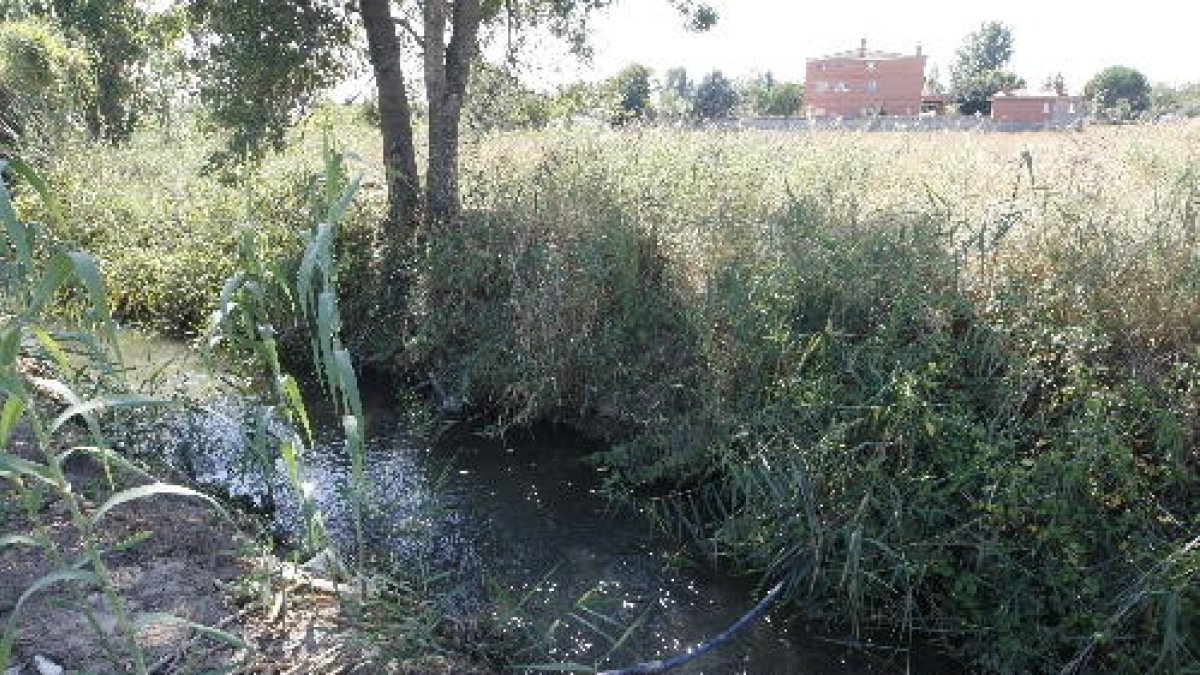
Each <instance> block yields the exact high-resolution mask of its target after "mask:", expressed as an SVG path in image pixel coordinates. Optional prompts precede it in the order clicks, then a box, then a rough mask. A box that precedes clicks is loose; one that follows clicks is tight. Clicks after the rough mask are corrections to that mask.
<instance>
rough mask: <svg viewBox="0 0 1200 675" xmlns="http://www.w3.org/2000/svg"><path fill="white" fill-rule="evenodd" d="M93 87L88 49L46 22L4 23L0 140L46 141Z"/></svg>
mask: <svg viewBox="0 0 1200 675" xmlns="http://www.w3.org/2000/svg"><path fill="white" fill-rule="evenodd" d="M94 91H95V87H94V81H93V80H92V64H91V61H90V60H89V58H88V55H87V53H86V52H84V51H82V50H80V49H77V48H75V47H72V46H70V45H68V44H67V41H66V40H65V39H64V38H63V36H62V35H61V34H60V33H58V32H57V31H56V30H55V29H54V27H53V26H51V25H49V24H48V23H46V22H44V21H41V20H37V19H33V20H29V21H11V22H4V23H0V146H15V145H17V144H18V143H27V142H45V141H49V140H52V139H53V138H54V137H56V136H58V134H59V133H60V132H61V131H63V130H64V129H66V128H67V127H69V126H73V125H74V124H77V123H78V121H79V114H80V112H81V111H83V110H84V109H85V108H86V106H87V105H88V104H89V103H90V101H91V100H92V98H93V93H94Z"/></svg>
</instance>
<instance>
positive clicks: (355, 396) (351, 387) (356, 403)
mask: <svg viewBox="0 0 1200 675" xmlns="http://www.w3.org/2000/svg"><path fill="white" fill-rule="evenodd" d="M333 361H334V365H335V366H336V368H337V380H338V383H339V386H340V388H341V389H342V392H343V400H344V403H345V406H346V408H347V409H348V410H349V411H350V413H351V414H352V415H354V416H355V417H357V418H358V419H360V420H361V419H363V409H362V396H361V395H360V394H359V389H358V377H357V376H356V375H355V373H354V359H353V357H351V356H350V352H349V351H348V350H345V349H338V350H336V351H334V352H333Z"/></svg>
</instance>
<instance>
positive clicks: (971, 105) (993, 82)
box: [950, 21, 1025, 115]
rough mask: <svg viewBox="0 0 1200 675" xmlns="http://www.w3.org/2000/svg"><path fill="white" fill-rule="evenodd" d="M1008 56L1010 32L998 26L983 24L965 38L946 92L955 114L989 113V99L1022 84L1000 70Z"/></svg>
mask: <svg viewBox="0 0 1200 675" xmlns="http://www.w3.org/2000/svg"><path fill="white" fill-rule="evenodd" d="M1012 54H1013V37H1012V30H1011V29H1010V28H1009V27H1008V26H1005V25H1004V24H1002V23H999V22H996V21H991V22H985V23H984V24H983V25H981V26H980V27H979V30H977V31H975V32H973V33H971V34H969V35H968V36H967V37H966V39H965V40H964V41H963V45H962V47H960V48H959V50H958V55H957V58H956V60H955V63H954V66H953V67H952V68H951V70H950V89H951V91H952V92H953V94H954V99H955V102H956V103H957V104H958V110H959V112H961V113H963V114H965V115H973V114H975V113H983V114H987V113H990V112H991V111H992V104H991V101H990V99H991V97H992V96H995V95H996V93H997V92H999V91H1002V90H1005V89H1012V88H1017V87H1022V86H1024V85H1025V81H1024V80H1022V79H1021V78H1020V77H1018V76H1017V75H1016V74H1014V73H1012V72H1009V71H1006V70H1004V67H1005V66H1006V65H1008V62H1009V60H1010V59H1011V58H1012Z"/></svg>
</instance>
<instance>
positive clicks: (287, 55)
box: [193, 0, 716, 242]
mask: <svg viewBox="0 0 1200 675" xmlns="http://www.w3.org/2000/svg"><path fill="white" fill-rule="evenodd" d="M193 1H194V2H204V3H206V4H208V5H212V6H213V7H214V8H216V9H215V10H214V11H211V12H208V13H207V14H206V16H207V19H208V20H207V22H206V23H205V28H206V29H207V32H208V34H209V35H210V36H211V37H210V39H209V40H208V44H209V45H210V48H209V58H210V59H211V57H213V56H216V57H218V58H224V59H225V60H226V61H227V62H236V63H239V64H242V66H241V67H242V69H243V71H244V72H245V74H246V75H249V76H252V77H240V78H238V80H237V81H236V82H229V83H227V84H232V85H235V86H232V87H227V90H228V91H230V92H235V93H234V94H229V95H216V96H212V95H210V96H209V97H208V102H209V105H210V106H211V107H213V108H214V109H215V110H217V111H218V112H217V115H216V116H217V117H218V118H221V119H225V120H229V121H233V122H235V126H236V124H245V123H249V124H250V126H249V127H248V128H247V129H246V131H245V141H246V148H247V149H252V148H255V147H261V145H263V144H264V143H266V142H269V141H270V140H271V139H272V138H273V136H274V134H275V133H277V132H276V131H275V129H276V128H285V127H286V123H288V122H290V121H291V120H292V119H294V117H295V115H296V114H297V111H299V110H302V109H303V107H304V106H305V105H306V104H307V103H308V102H309V101H310V100H312V96H313V95H315V93H317V92H318V91H320V89H322V88H325V87H328V86H329V85H330V83H331V80H332V81H336V79H337V75H338V73H339V68H341V67H344V59H343V58H342V57H343V53H344V51H345V50H346V49H347V48H348V47H349V46H350V45H351V44H352V43H353V39H352V36H350V37H347V36H346V35H345V34H344V33H345V29H347V28H348V27H349V26H350V25H351V24H353V23H355V22H360V23H361V26H362V29H363V31H364V33H365V36H366V43H367V48H368V56H369V60H370V64H371V68H372V70H373V73H374V75H375V83H376V88H377V100H378V103H379V119H380V130H381V133H382V135H383V141H384V143H383V147H384V164H385V167H386V171H387V182H388V195H389V199H388V201H389V209H388V217H387V224H388V228H389V230H390V231H389V232H388V234H387V237H386V240H387V241H389V242H403V241H405V240H407V239H408V238H409V237H410V235H411V233H412V232H413V231H414V229H415V227H416V224H417V222H418V220H419V219H420V218H421V217H422V216H423V219H424V221H425V222H426V224H427V225H429V226H430V228H438V227H443V226H450V225H453V224H455V223H457V222H458V219H459V209H460V206H459V187H458V180H459V172H458V160H459V134H460V123H461V120H462V112H463V106H464V103H465V100H466V98H467V96H468V84H469V81H470V78H471V73H472V71H473V69H474V67H475V64H476V63H477V62H478V59H479V55H480V47H481V44H480V43H481V36H487V35H493V34H494V35H501V36H513V35H515V36H517V37H518V38H519V36H520V35H521V34H522V33H523V32H525V31H528V30H530V29H532V28H534V27H538V26H540V27H542V28H545V29H548V30H549V31H550V32H551V33H553V34H555V35H557V36H559V37H561V38H563V39H565V40H566V41H567V42H568V43H569V44H571V45H572V47H573V49H574V50H575V51H577V52H579V53H586V51H587V46H588V45H587V35H588V21H587V20H588V18H589V16H590V15H591V14H592V12H594V11H595V10H597V9H600V8H603V7H606V6H608V5H610V4H612V3H613V2H615V0H423V1H422V2H410V1H403V2H393V1H392V0H359V2H358V4H357V5H354V4H353V3H351V4H350V5H347V4H346V3H344V2H340V1H337V0H305V1H304V2H284V1H283V0H265V2H264V3H260V2H256V1H252V0H193ZM668 1H669V2H670V3H671V4H673V5H674V6H675V7H677V8H678V9H679V10H680V11H681V12H682V13H683V14H684V16H685V17H686V18H687V23H688V26H689V27H690V28H693V29H704V28H707V27H708V26H709V25H711V24H712V22H713V21H715V19H716V14H715V13H714V12H713V11H712V10H711V9H710V8H708V7H707V6H705V5H702V4H700V3H699V2H697V0H668ZM263 4H268V5H269V11H268V9H264V8H263V7H262V5H263ZM226 8H227V9H226ZM323 26H328V27H330V28H331V30H328V31H323V30H322V27H323ZM492 28H497V29H503V30H491V29H492ZM398 31H399V32H398ZM293 34H294V35H293ZM510 44H511V45H514V46H519V45H520V44H521V40H520V39H516V40H512V41H510ZM405 49H412V50H415V51H416V52H417V53H418V54H419V56H420V58H421V61H422V65H423V69H422V70H423V73H422V76H423V77H422V80H423V84H424V88H425V100H426V103H427V108H428V115H427V121H428V152H427V157H428V159H427V165H426V171H425V175H424V181H423V182H424V186H423V188H424V189H423V190H422V180H421V176H420V175H419V174H418V172H417V163H416V151H415V147H414V145H413V143H414V141H413V139H414V134H413V116H412V110H411V108H410V105H409V99H408V95H407V90H408V86H409V79H408V78H409V75H408V74H406V73H405V72H404V61H403V60H402V58H401V54H402V53H403V51H404V50H405ZM256 54H263V55H266V56H268V57H271V58H272V59H275V60H276V61H277V63H274V64H271V65H261V64H262V63H263V62H264V61H266V60H267V59H262V58H256V56H255V55H256ZM299 56H303V57H305V58H303V59H300V58H296V57H299ZM256 61H257V62H258V64H260V65H257V66H256V65H255V62H256ZM226 70H227V69H222V68H212V67H210V68H207V69H206V72H207V73H208V74H209V76H210V79H211V78H214V77H215V78H216V79H215V80H213V81H212V82H211V83H210V85H209V86H208V87H207V88H206V90H207V91H209V92H216V90H217V89H218V88H219V87H220V86H221V82H220V78H221V77H222V73H223V72H226ZM250 95H253V96H255V97H258V98H259V99H260V100H259V101H255V102H253V103H250V104H249V105H261V106H264V107H270V108H272V110H271V111H270V112H269V113H267V112H266V111H263V112H264V113H266V114H264V115H262V117H267V118H269V119H271V120H277V121H279V122H282V123H283V124H280V125H278V127H276V126H270V127H264V126H263V125H261V124H258V125H257V126H255V125H254V123H253V121H252V120H248V119H246V115H244V114H235V115H230V114H221V113H220V110H221V109H227V110H232V111H236V109H237V108H238V107H239V106H245V105H248V104H247V103H246V102H242V101H237V100H235V99H234V98H233V96H241V97H247V96H250ZM234 138H235V139H237V138H238V135H237V132H235V134H234Z"/></svg>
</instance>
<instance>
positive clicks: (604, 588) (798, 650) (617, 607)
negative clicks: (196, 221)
mask: <svg viewBox="0 0 1200 675" xmlns="http://www.w3.org/2000/svg"><path fill="white" fill-rule="evenodd" d="M135 358H136V356H135ZM173 368H176V370H177V373H176V374H186V372H187V368H186V367H179V366H173ZM162 380H163V381H165V380H166V378H165V377H163V378H162ZM192 384H195V382H193V383H192ZM246 412H247V411H246V409H245V406H244V405H243V403H242V402H239V401H237V400H234V399H228V398H226V399H210V402H209V403H207V404H205V405H204V406H203V407H201V408H199V409H193V410H191V411H190V412H186V413H184V414H180V415H179V416H177V418H176V419H175V421H174V422H173V423H172V424H171V426H170V428H169V429H168V431H167V432H166V433H164V434H160V435H159V437H158V441H159V442H160V443H166V444H167V445H169V446H170V447H172V448H173V449H174V451H175V452H176V453H180V454H181V455H182V456H185V457H186V462H187V463H188V464H189V465H190V470H191V471H193V472H194V474H195V476H196V478H197V479H198V480H200V481H201V482H207V483H210V484H214V485H217V486H219V487H221V489H224V490H226V491H228V492H230V493H232V494H234V495H246V496H249V497H250V498H252V499H262V497H263V495H264V492H265V491H266V489H265V488H264V485H270V488H269V490H270V491H271V492H273V494H274V497H275V498H274V502H275V507H276V509H275V518H276V522H277V526H278V527H279V529H280V530H281V532H282V533H283V534H284V535H292V536H295V535H296V534H297V533H298V531H299V522H300V518H299V514H298V509H297V507H296V502H295V500H293V499H291V498H289V495H290V494H291V491H290V489H289V487H288V485H287V484H286V480H285V479H284V477H283V472H282V469H281V467H279V466H276V467H274V468H273V469H269V470H268V471H267V472H266V473H267V474H268V475H269V479H264V472H263V471H262V470H261V468H260V467H256V466H255V465H254V462H253V461H248V460H247V453H246V450H245V448H246V447H247V443H248V440H247V426H246V424H245V423H244V421H243V420H244V419H245V417H246ZM325 426H327V427H328V428H332V427H333V425H325ZM368 430H369V431H368V439H369V440H368V452H367V471H366V474H367V476H368V482H369V488H368V491H369V495H368V504H369V506H368V509H367V513H366V517H365V519H364V535H365V539H366V542H367V544H368V547H369V548H370V550H371V552H372V554H373V555H374V556H376V557H377V558H381V559H383V560H385V561H387V562H390V563H391V564H394V565H396V566H397V567H401V568H403V569H404V570H406V571H407V572H408V573H415V574H418V575H423V576H426V577H427V578H429V579H433V578H435V577H438V575H442V574H445V575H446V576H445V577H444V582H443V583H442V584H441V586H444V587H445V588H446V589H447V593H448V595H447V597H448V600H447V601H448V602H451V603H453V604H456V605H458V606H460V607H462V608H466V609H476V608H482V607H487V606H494V607H496V608H498V609H499V611H501V612H503V613H504V614H503V615H504V616H507V617H509V619H508V621H510V622H512V624H513V625H515V626H521V627H522V628H523V629H524V630H526V631H527V632H528V634H529V635H531V636H535V637H537V638H544V642H543V644H542V647H541V648H540V649H539V650H538V652H537V653H529V654H527V655H525V656H526V657H527V661H526V662H527V663H547V662H563V663H565V662H573V663H582V664H587V665H597V666H603V667H618V666H626V665H630V664H632V663H634V662H640V661H645V660H651V659H659V658H669V657H671V656H674V655H675V654H677V653H680V652H682V651H685V650H686V649H688V648H689V647H691V646H694V645H696V644H698V643H700V642H702V641H703V640H705V639H706V638H708V637H710V636H712V635H714V634H716V633H719V632H720V631H722V630H724V629H725V628H726V627H727V626H728V625H729V624H731V623H732V622H734V621H735V620H737V618H738V617H740V616H741V615H742V614H743V613H744V612H746V611H747V610H748V609H749V608H750V607H751V606H752V605H753V604H754V603H755V602H756V600H757V599H758V597H759V595H758V591H756V589H755V588H754V587H753V585H752V584H750V583H747V582H745V581H742V580H736V579H730V578H728V577H722V576H720V575H713V574H709V573H706V572H705V571H703V570H699V569H695V568H690V567H688V566H687V565H686V564H685V563H684V561H685V560H686V559H685V557H684V556H682V555H678V554H679V553H680V545H679V544H678V543H677V542H674V541H672V540H670V539H669V538H667V537H665V536H663V535H662V534H661V533H659V532H657V531H656V530H655V529H654V528H653V527H652V525H651V523H650V522H649V520H648V519H647V518H645V517H643V516H642V515H641V514H638V513H636V512H633V511H631V510H628V509H621V508H618V507H616V506H614V505H613V504H612V503H611V502H609V501H607V500H606V499H604V498H603V497H602V496H601V495H600V494H599V491H598V482H597V477H596V473H595V471H594V470H592V469H591V468H590V467H588V466H587V465H586V464H585V463H584V462H583V461H582V460H581V456H582V455H583V454H584V453H585V452H587V451H589V450H592V449H594V448H590V447H588V446H587V445H586V444H585V443H584V442H582V441H581V440H580V439H578V438H575V437H572V436H569V435H563V434H553V433H548V432H547V433H543V434H542V435H540V436H531V437H528V438H525V439H522V440H520V441H519V442H514V443H505V442H503V441H499V440H485V439H481V438H477V437H472V436H470V435H459V436H457V437H455V438H453V439H452V440H449V441H443V442H442V443H440V444H438V445H437V446H436V447H428V446H427V445H423V444H421V443H418V442H416V441H415V440H414V439H413V437H412V436H411V435H410V434H409V433H408V430H407V429H406V428H405V427H404V426H403V424H402V422H401V421H400V420H399V418H397V417H396V416H394V415H393V414H391V412H390V409H389V405H388V403H387V401H386V400H376V401H374V402H373V404H372V405H370V407H369V412H368ZM324 441H325V442H323V443H319V444H318V447H317V448H315V449H314V450H313V451H312V452H311V453H310V454H309V456H308V457H307V465H308V469H307V475H306V479H307V481H308V483H309V488H310V489H311V491H312V494H313V496H314V497H315V499H316V501H317V502H318V503H319V504H320V506H321V512H322V514H323V517H324V520H325V524H326V527H327V529H328V530H329V533H330V536H331V538H332V539H333V540H334V541H335V542H337V544H338V546H339V548H340V549H342V550H347V551H349V550H353V542H354V527H353V520H352V507H351V502H350V500H349V498H348V494H349V493H348V485H349V481H350V478H349V476H350V470H349V462H348V460H347V458H346V457H345V456H344V451H343V449H342V445H341V442H340V439H339V438H336V437H333V436H328V437H325V438H324ZM880 653H881V654H884V655H885V656H884V657H883V658H878V659H876V658H870V659H868V658H867V657H864V656H863V655H862V654H861V653H855V655H854V656H850V655H849V654H850V653H849V651H848V650H846V649H844V648H841V647H838V646H836V645H832V644H830V643H829V642H822V641H818V640H815V639H812V638H808V637H806V636H804V635H802V634H800V633H799V632H798V631H797V629H795V628H794V627H789V626H787V625H786V624H785V622H784V621H783V620H782V618H781V617H780V616H779V615H772V614H771V613H768V614H767V616H765V617H764V618H763V619H762V620H760V621H758V622H756V623H755V624H753V625H751V626H750V627H749V628H748V629H746V630H745V631H744V632H743V633H741V634H740V635H738V636H737V637H735V638H734V639H733V640H731V641H730V642H728V643H726V644H724V645H723V646H721V647H720V648H718V649H717V650H716V651H715V652H713V653H710V654H708V655H705V656H704V657H702V658H700V659H697V660H696V661H694V662H692V663H691V664H689V665H687V666H685V667H683V668H680V669H678V670H675V671H672V672H678V673H690V674H693V675H694V674H699V673H710V674H721V675H725V674H734V673H747V674H753V675H771V674H776V673H778V674H788V673H829V674H834V675H837V674H849V673H864V672H877V673H899V672H905V665H906V664H905V659H904V657H903V655H900V654H899V653H897V652H890V651H882V652H880Z"/></svg>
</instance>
